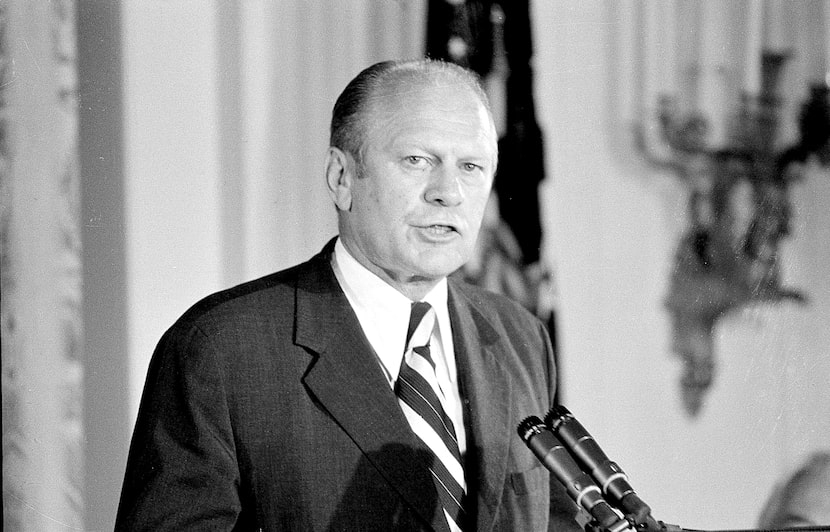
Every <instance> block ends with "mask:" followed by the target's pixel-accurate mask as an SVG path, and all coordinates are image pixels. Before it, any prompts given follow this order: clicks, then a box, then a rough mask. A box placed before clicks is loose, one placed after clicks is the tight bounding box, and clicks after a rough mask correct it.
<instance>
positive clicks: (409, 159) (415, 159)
mask: <svg viewBox="0 0 830 532" xmlns="http://www.w3.org/2000/svg"><path fill="white" fill-rule="evenodd" d="M406 163H407V164H408V165H410V166H415V167H418V168H423V167H424V166H426V165H427V163H428V161H427V159H426V157H422V156H420V155H407V156H406Z"/></svg>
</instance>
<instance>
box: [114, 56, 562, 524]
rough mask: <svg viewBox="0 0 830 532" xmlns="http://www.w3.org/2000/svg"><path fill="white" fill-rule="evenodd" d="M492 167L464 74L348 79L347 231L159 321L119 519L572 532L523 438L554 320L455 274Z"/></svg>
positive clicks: (487, 136)
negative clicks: (420, 401)
mask: <svg viewBox="0 0 830 532" xmlns="http://www.w3.org/2000/svg"><path fill="white" fill-rule="evenodd" d="M496 163H497V148H496V134H495V128H494V126H493V121H492V117H491V115H490V112H489V108H488V106H487V101H486V97H485V96H484V94H483V92H482V91H481V88H480V86H479V85H478V82H477V81H476V79H475V78H474V77H473V76H472V75H471V74H470V73H469V72H467V71H465V70H464V69H462V68H460V67H457V66H455V65H451V64H447V63H441V62H434V61H415V62H404V63H395V62H386V63H380V64H377V65H374V66H372V67H369V68H368V69H366V70H365V71H363V72H362V73H360V74H359V75H358V76H357V77H356V78H355V79H354V80H353V81H352V82H351V83H350V84H349V85H348V86H347V87H346V89H345V90H344V92H343V93H342V94H341V95H340V97H339V98H338V100H337V102H336V104H335V107H334V112H333V118H332V130H331V147H330V148H329V150H328V155H327V164H326V181H327V184H328V188H329V191H330V195H331V197H332V199H333V201H334V204H335V206H336V208H337V213H338V225H339V237H338V238H337V239H336V240H333V241H332V242H330V243H329V244H328V245H327V246H326V247H325V248H324V249H323V251H322V252H321V253H320V254H319V255H317V256H315V257H314V258H312V259H311V260H310V261H309V262H306V263H304V264H301V265H299V266H296V267H294V268H291V269H289V270H286V271H283V272H279V273H276V274H273V275H271V276H268V277H265V278H262V279H259V280H256V281H253V282H250V283H246V284H243V285H241V286H238V287H236V288H232V289H230V290H228V291H225V292H222V293H219V294H215V295H213V296H210V297H208V298H207V299H205V300H203V301H202V302H200V303H198V304H197V305H196V306H194V307H193V308H192V309H191V310H189V311H188V312H187V313H186V314H185V315H184V316H183V317H182V318H181V319H180V320H179V321H178V322H177V323H176V324H175V325H174V326H173V327H172V328H171V329H170V330H169V331H168V332H167V333H166V334H165V336H164V337H163V338H162V340H161V342H160V344H159V347H158V348H157V350H156V353H155V354H154V356H153V360H152V362H151V364H150V369H149V373H148V376H147V384H146V388H145V392H144V397H143V399H142V404H141V408H140V411H139V416H138V421H137V424H136V428H135V435H134V437H133V443H132V446H131V449H130V456H129V460H128V464H127V473H126V479H125V483H124V488H123V492H122V496H121V504H120V507H119V512H118V518H117V524H116V528H117V529H119V530H133V529H142V528H143V529H147V530H165V529H169V530H188V529H194V530H203V529H210V530H231V529H233V530H255V529H263V530H440V531H448V530H459V529H463V530H546V529H552V530H566V529H568V527H570V528H576V527H577V524H576V522H575V521H574V519H573V516H574V513H575V512H576V507H575V505H574V504H573V503H572V502H571V501H570V500H569V499H568V498H567V495H566V494H565V492H564V490H563V489H562V488H561V487H560V486H558V484H557V483H556V481H553V482H551V480H550V477H549V475H548V473H547V471H546V470H545V469H544V468H543V467H542V466H541V465H540V464H539V462H538V461H537V460H536V458H535V457H534V456H533V455H532V454H531V452H530V451H529V450H528V449H527V448H526V447H525V445H524V443H523V442H522V441H521V439H520V438H519V437H518V435H517V434H516V426H517V424H518V423H519V422H520V421H521V420H522V419H523V418H524V417H526V416H529V415H533V414H536V415H538V414H540V413H544V412H546V411H547V409H548V408H549V407H550V405H551V401H552V397H553V394H554V392H555V384H554V383H555V368H554V366H553V358H552V352H551V351H552V350H551V346H550V341H549V338H548V336H547V333H546V330H545V328H544V326H543V325H542V324H541V323H540V322H539V321H538V320H537V319H536V318H534V317H532V316H531V315H530V314H529V313H528V312H526V311H525V310H524V309H522V308H521V307H520V306H519V305H517V304H515V303H513V302H511V301H509V300H507V299H505V298H503V297H500V296H496V295H493V294H490V293H487V292H484V291H483V290H480V289H477V288H474V287H472V286H469V285H464V284H462V283H460V282H457V281H456V280H454V279H448V276H449V275H450V274H451V273H452V272H454V271H455V270H457V269H458V268H459V267H460V266H461V265H462V264H463V263H464V262H465V261H466V260H467V259H468V258H469V257H470V254H471V253H472V250H473V246H474V243H475V240H476V235H477V233H478V229H479V225H480V223H481V218H482V215H483V212H484V208H485V204H486V201H487V197H488V195H489V193H490V189H491V186H492V182H493V175H494V173H495V169H496ZM414 302H427V303H429V306H425V305H423V304H420V305H416V306H415V307H413V303H414ZM413 308H418V309H421V310H419V311H418V312H415V311H413ZM421 311H423V315H424V318H422V319H421V320H420V321H418V320H414V321H412V325H411V326H410V317H411V316H410V315H411V314H412V315H415V314H419V316H418V318H420V314H421V313H422V312H421ZM427 316H429V317H430V318H427ZM433 319H434V321H432V320H433ZM425 323H427V325H424V324H425ZM408 329H412V331H414V332H413V333H412V336H411V339H408V338H409V337H408V334H409V332H410V331H409V330H408ZM418 335H423V336H422V338H421V340H420V341H419V342H416V341H415V339H414V338H415V336H418ZM410 342H413V343H412V345H411V348H410V346H409V343H410ZM416 343H417V345H415V344H416ZM413 368H414V369H413ZM413 371H415V372H418V375H414V373H412V372H413ZM419 376H420V377H419ZM421 377H423V379H421ZM420 381H423V383H426V386H427V388H426V389H425V388H418V386H420V385H422V384H423V383H422V382H420ZM413 391H414V392H415V393H412V392H413ZM408 392H409V393H408ZM413 397H415V399H413ZM419 397H420V398H424V401H425V404H427V406H428V407H429V408H428V409H427V410H428V411H424V410H419V407H417V406H415V404H414V403H413V402H411V401H415V400H417V398H419ZM427 397H432V398H433V401H432V402H429V401H427V399H426V398H427ZM433 414H435V415H434V416H433ZM432 420H436V423H438V422H440V423H438V425H433V424H431V423H432ZM436 426H438V427H440V428H436ZM425 427H426V428H425ZM430 430H433V431H441V432H442V434H441V435H440V436H439V437H435V436H436V434H437V432H431V433H430V432H429V431H430ZM425 431H426V432H425Z"/></svg>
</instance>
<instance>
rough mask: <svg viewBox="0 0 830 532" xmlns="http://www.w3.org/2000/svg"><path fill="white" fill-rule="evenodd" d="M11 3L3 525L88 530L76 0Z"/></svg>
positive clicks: (0, 95) (5, 33)
mask: <svg viewBox="0 0 830 532" xmlns="http://www.w3.org/2000/svg"><path fill="white" fill-rule="evenodd" d="M0 10H2V11H0V24H2V28H0V38H2V42H0V46H2V50H0V68H2V71H0V75H2V83H0V91H2V92H0V128H2V135H0V150H2V152H1V153H0V171H2V176H1V177H2V202H3V203H2V211H0V235H2V259H1V260H2V294H3V295H2V352H3V361H2V379H3V380H2V388H3V508H4V510H3V527H4V529H5V530H22V531H26V530H66V529H82V528H83V506H84V501H83V470H82V468H83V463H84V460H83V429H82V427H83V422H82V383H83V369H82V352H81V351H82V325H81V302H82V300H81V259H80V220H79V216H78V214H79V181H78V155H77V125H78V120H77V109H76V107H77V94H76V79H77V74H76V61H75V18H74V2H71V1H68V0H63V1H54V2H49V3H45V2H36V3H35V2H26V1H24V0H13V1H11V2H9V3H3V4H2V7H0Z"/></svg>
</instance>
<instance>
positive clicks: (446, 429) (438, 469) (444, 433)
mask: <svg viewBox="0 0 830 532" xmlns="http://www.w3.org/2000/svg"><path fill="white" fill-rule="evenodd" d="M434 328H435V310H434V309H433V308H432V307H431V306H430V304H429V303H425V302H419V303H413V305H412V311H411V314H410V317H409V330H408V331H407V336H406V352H405V353H404V359H403V362H402V364H401V371H400V374H399V375H398V381H397V383H396V384H395V393H396V394H397V395H398V402H399V403H400V405H401V409H402V410H403V413H404V415H405V416H406V419H407V421H409V424H410V426H411V427H412V430H413V432H415V435H416V436H418V438H420V439H421V441H423V442H424V443H425V444H426V446H427V447H429V449H430V451H432V463H431V464H429V470H430V472H431V473H432V478H433V481H434V482H435V488H436V490H437V491H438V500H439V501H440V502H441V505H442V506H443V508H444V515H445V516H446V517H447V521H448V522H449V525H450V529H452V530H454V531H457V530H462V529H463V527H464V524H463V522H464V509H463V507H462V505H461V503H462V498H463V497H464V491H465V489H466V488H465V482H464V470H463V468H462V466H461V455H460V453H459V451H458V441H457V439H456V433H455V427H454V426H453V423H452V421H451V420H450V418H449V416H447V414H446V412H445V411H444V408H443V407H442V406H441V401H440V400H439V397H441V396H442V392H441V389H440V388H439V387H438V380H437V379H436V376H435V362H433V360H432V357H431V356H430V350H429V340H430V337H431V336H432V332H433V329H434Z"/></svg>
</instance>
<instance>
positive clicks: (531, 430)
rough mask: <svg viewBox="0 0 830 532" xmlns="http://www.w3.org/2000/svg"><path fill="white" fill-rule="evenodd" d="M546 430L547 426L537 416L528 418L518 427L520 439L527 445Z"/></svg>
mask: <svg viewBox="0 0 830 532" xmlns="http://www.w3.org/2000/svg"><path fill="white" fill-rule="evenodd" d="M544 428H545V424H544V423H543V422H542V420H541V419H539V418H538V417H537V416H528V417H526V418H524V419H523V420H522V422H521V423H519V426H518V427H516V432H518V433H519V437H520V438H521V439H522V441H524V442H525V443H527V442H528V441H529V440H530V438H532V437H533V436H535V435H537V434H539V433H541V432H542V430H543V429H544Z"/></svg>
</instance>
